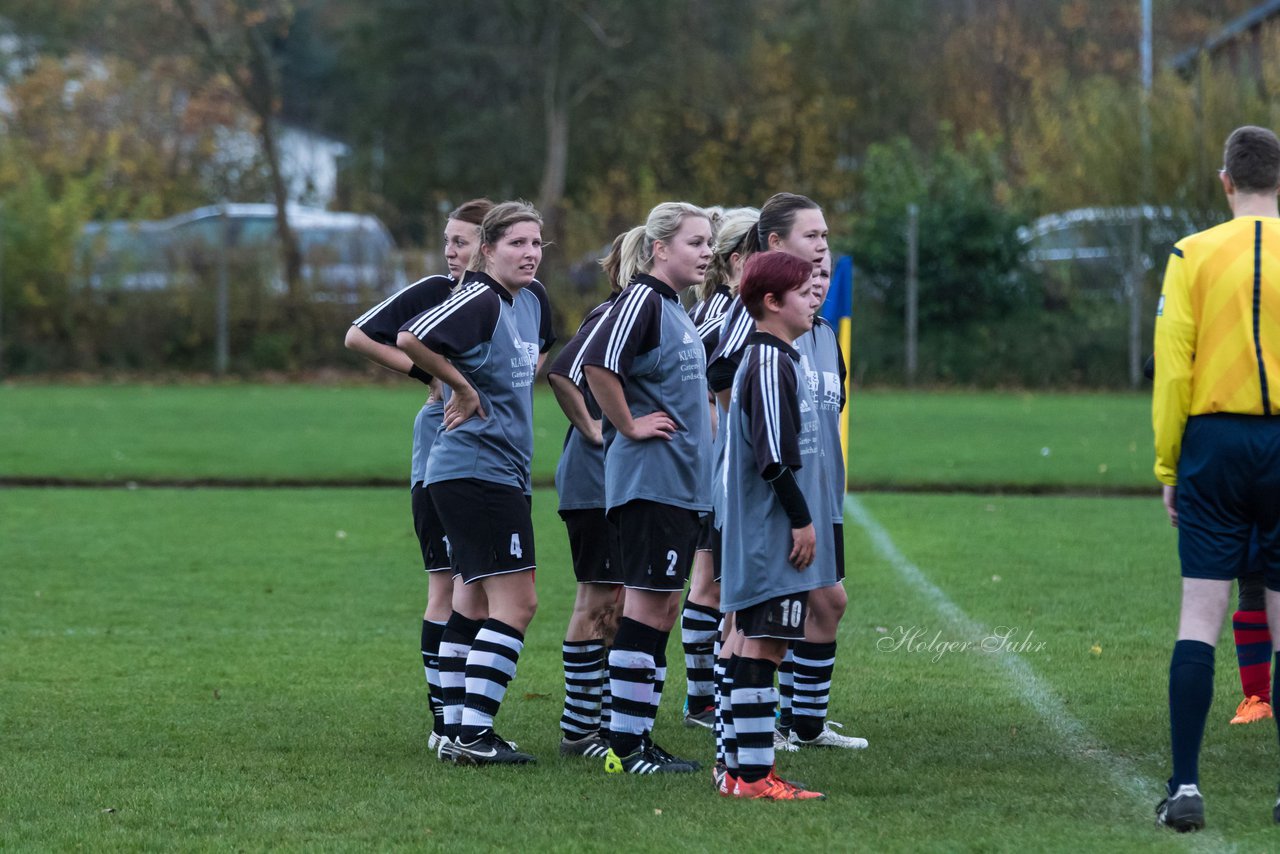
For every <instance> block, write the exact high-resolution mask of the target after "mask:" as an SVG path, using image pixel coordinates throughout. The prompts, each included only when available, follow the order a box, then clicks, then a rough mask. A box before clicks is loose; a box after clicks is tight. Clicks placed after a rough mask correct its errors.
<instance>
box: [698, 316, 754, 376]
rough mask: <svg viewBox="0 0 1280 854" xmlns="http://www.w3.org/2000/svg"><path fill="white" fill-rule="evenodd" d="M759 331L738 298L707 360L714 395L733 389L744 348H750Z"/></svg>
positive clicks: (726, 317) (723, 323) (724, 320)
mask: <svg viewBox="0 0 1280 854" xmlns="http://www.w3.org/2000/svg"><path fill="white" fill-rule="evenodd" d="M755 328H756V322H755V321H754V320H752V319H751V315H750V313H748V312H747V307H746V306H745V305H743V304H742V298H741V297H734V298H733V301H732V302H730V303H729V307H728V308H727V309H726V310H725V313H724V319H723V320H722V321H721V323H720V331H719V337H718V339H717V341H716V343H715V347H714V349H713V350H712V351H711V354H710V355H709V356H707V386H708V387H709V388H710V389H711V392H712V394H719V393H720V392H722V391H724V390H725V389H728V388H731V387H732V386H733V377H734V374H736V373H737V371H738V363H739V362H740V361H742V348H743V347H745V346H746V345H747V336H748V335H750V334H751V333H752V332H754V331H755Z"/></svg>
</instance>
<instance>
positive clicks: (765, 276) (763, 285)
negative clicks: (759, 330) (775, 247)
mask: <svg viewBox="0 0 1280 854" xmlns="http://www.w3.org/2000/svg"><path fill="white" fill-rule="evenodd" d="M811 278H813V264H812V262H810V261H805V260H803V259H801V258H797V257H796V256H794V255H789V254H787V253H786V252H764V253H758V254H756V255H752V256H751V257H750V258H748V259H747V266H746V269H744V270H743V271H742V284H741V285H740V286H739V287H738V296H739V297H741V298H742V304H743V306H745V307H746V309H747V313H748V314H750V315H751V317H752V318H753V319H754V320H759V319H760V318H762V317H764V298H765V297H766V296H768V295H769V294H773V296H774V299H776V300H778V301H779V302H781V301H782V298H783V294H785V293H786V292H787V291H794V290H797V289H799V288H800V287H801V286H802V285H804V283H805V282H807V281H809V279H811Z"/></svg>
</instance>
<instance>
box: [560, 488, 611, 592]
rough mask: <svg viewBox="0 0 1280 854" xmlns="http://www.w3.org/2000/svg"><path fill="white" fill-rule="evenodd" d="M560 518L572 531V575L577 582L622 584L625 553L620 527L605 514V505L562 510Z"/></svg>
mask: <svg viewBox="0 0 1280 854" xmlns="http://www.w3.org/2000/svg"><path fill="white" fill-rule="evenodd" d="M560 518H561V519H563V520H564V527H565V529H566V530H568V532H569V551H570V552H571V553H572V555H573V575H574V577H575V578H577V579H578V583H579V584H621V583H622V554H621V552H620V549H619V543H618V529H617V528H615V527H614V526H613V523H612V522H610V521H609V519H608V517H606V516H605V513H604V508H603V507H601V508H599V509H591V510H561V511H560Z"/></svg>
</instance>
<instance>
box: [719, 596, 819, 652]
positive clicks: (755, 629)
mask: <svg viewBox="0 0 1280 854" xmlns="http://www.w3.org/2000/svg"><path fill="white" fill-rule="evenodd" d="M808 615H809V591H808V590H802V591H800V592H799V593H788V594H787V595H786V596H775V597H774V598H772V599H766V600H764V601H763V602H760V603H758V604H755V605H751V606H749V607H747V608H743V609H742V610H741V611H738V613H737V615H736V616H735V617H734V624H735V625H736V626H737V627H738V631H739V632H740V633H742V635H743V636H744V637H749V638H777V639H779V640H804V619H805V617H807V616H808Z"/></svg>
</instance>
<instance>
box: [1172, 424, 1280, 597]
mask: <svg viewBox="0 0 1280 854" xmlns="http://www.w3.org/2000/svg"><path fill="white" fill-rule="evenodd" d="M1177 504H1178V508H1177V509H1178V556H1179V557H1180V558H1181V559H1182V577H1183V578H1208V579H1217V580H1231V579H1233V578H1237V577H1239V576H1240V575H1243V574H1244V573H1246V572H1248V571H1250V570H1251V569H1252V570H1253V571H1259V570H1261V571H1262V572H1263V574H1264V577H1265V579H1266V585H1267V589H1269V590H1280V419H1277V418H1265V417H1262V416H1257V415H1224V414H1216V415H1193V416H1191V417H1190V418H1188V419H1187V426H1186V428H1185V429H1184V430H1183V433H1182V456H1181V458H1180V459H1179V460H1178V492H1177ZM1255 548H1256V552H1255V551H1254V549H1255Z"/></svg>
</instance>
